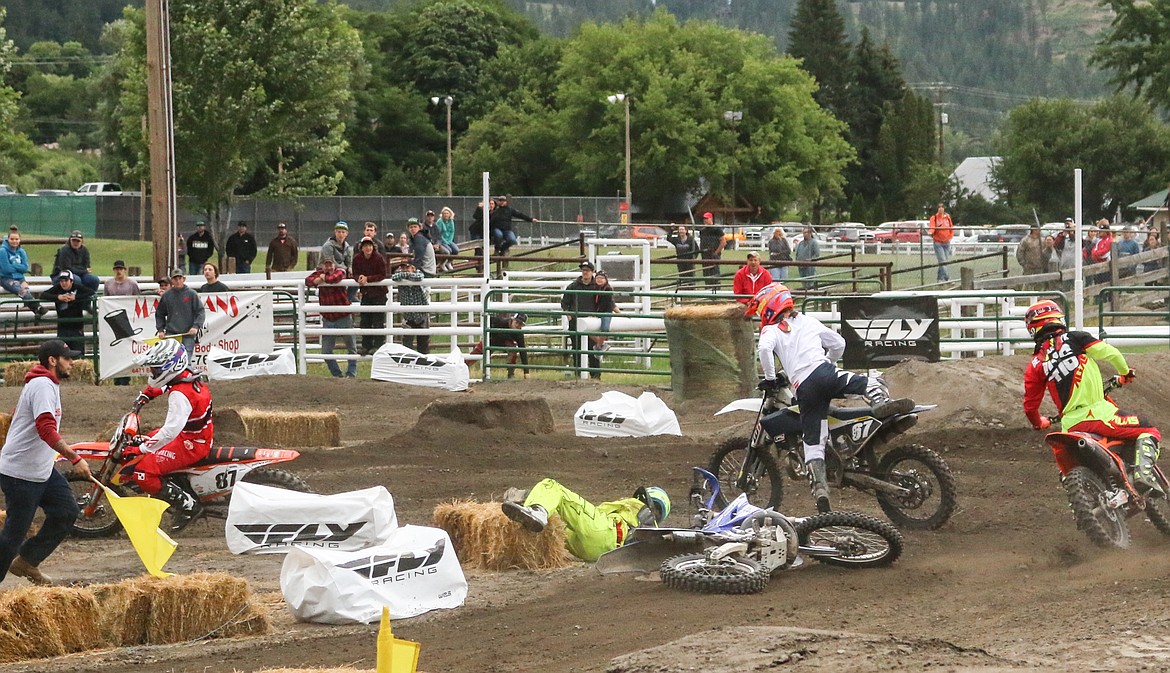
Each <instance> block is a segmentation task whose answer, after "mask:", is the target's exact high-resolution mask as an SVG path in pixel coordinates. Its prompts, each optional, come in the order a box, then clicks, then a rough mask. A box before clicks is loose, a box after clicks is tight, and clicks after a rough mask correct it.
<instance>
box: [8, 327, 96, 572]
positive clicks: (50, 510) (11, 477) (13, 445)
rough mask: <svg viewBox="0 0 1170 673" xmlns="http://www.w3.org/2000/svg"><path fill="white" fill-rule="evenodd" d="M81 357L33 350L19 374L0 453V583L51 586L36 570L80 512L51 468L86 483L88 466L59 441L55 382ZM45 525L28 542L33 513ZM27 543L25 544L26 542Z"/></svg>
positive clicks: (59, 348)
mask: <svg viewBox="0 0 1170 673" xmlns="http://www.w3.org/2000/svg"><path fill="white" fill-rule="evenodd" d="M79 357H81V353H79V352H77V351H74V350H71V349H70V348H69V346H68V345H67V344H66V343H65V342H64V341H61V340H60V339H50V340H48V341H45V342H44V343H42V344H41V346H40V348H39V349H37V362H38V364H36V365H34V366H33V368H32V369H30V370H29V371H28V373H27V374H25V375H24V388H23V389H21V391H20V398H19V399H18V400H17V401H16V409H15V410H14V411H13V412H12V422H11V424H10V425H9V426H8V434H7V435H6V436H5V437H4V450H3V451H0V490H3V492H4V509H5V511H6V513H7V516H6V517H5V519H4V528H3V530H0V582H2V581H3V580H4V577H5V575H7V574H8V573H11V574H13V575H16V576H17V577H23V578H25V579H27V580H28V581H30V582H32V583H33V584H39V585H49V584H52V583H53V581H52V580H51V579H49V577H48V576H47V575H45V574H44V573H42V572H41V571H40V569H39V568H38V566H40V565H41V564H42V563H43V562H44V561H45V559H46V558H48V557H49V555H50V554H52V553H53V551H54V550H56V549H57V546H58V545H60V544H61V542H62V540H64V539H65V536H67V535H68V534H69V532H70V530H72V528H73V522H74V521H76V520H77V516H78V514H80V513H81V511H80V509H79V508H78V506H77V498H75V497H74V495H73V489H71V488H70V487H69V482H68V481H67V480H66V478H65V475H64V474H62V473H61V472H59V471H58V470H57V469H56V468H55V464H56V462H57V458H58V456H60V457H61V458H64V459H65V460H67V461H69V463H70V464H71V465H72V466H73V468H72V469H73V471H74V472H75V473H76V474H77V475H78V476H80V477H82V478H83V479H91V478H92V475H91V474H90V471H89V464H88V463H86V462H85V461H84V460H82V459H81V456H79V455H77V454H76V453H75V452H74V451H73V450H72V449H70V448H69V445H68V444H66V443H65V440H64V439H63V438H62V437H61V434H60V431H61V382H62V381H64V380H65V379H68V378H69V373H70V371H71V370H72V369H73V360H74V359H75V358H79ZM38 508H39V509H41V510H44V512H45V521H44V523H42V524H41V527H40V530H38V531H37V534H36V535H34V536H32V537H28V531H29V528H31V527H32V522H33V516H34V515H35V514H36V511H37V509H38ZM26 538H27V539H26Z"/></svg>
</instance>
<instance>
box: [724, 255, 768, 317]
mask: <svg viewBox="0 0 1170 673" xmlns="http://www.w3.org/2000/svg"><path fill="white" fill-rule="evenodd" d="M771 282H772V276H771V274H769V273H768V271H767V270H766V269H765V268H764V267H762V266H760V253H758V252H749V253H748V256H747V264H745V265H744V266H743V268H741V269H740V270H739V271H736V272H735V278H734V280H732V283H731V289H732V291H733V292H735V294H737V295H743V296H740V297H737V298H736V301H738V302H739V303H741V304H747V303H748V301H750V300H751V298H752V297H754V296H755V295H756V293H757V292H759V291H760V290H762V289H764V288H765V287H767V286H768V284H769V283H771Z"/></svg>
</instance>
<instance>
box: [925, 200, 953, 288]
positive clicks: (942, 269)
mask: <svg viewBox="0 0 1170 673" xmlns="http://www.w3.org/2000/svg"><path fill="white" fill-rule="evenodd" d="M927 233H929V234H930V238H931V240H933V241H934V258H935V259H936V260H937V261H938V281H939V282H940V283H941V282H946V281H949V280H950V279H951V278H950V276H948V275H947V260H949V259H950V258H951V239H952V238H954V237H955V223H954V222H952V221H951V216H950V215H949V214H947V208H946V205H945V204H942V203H940V204H938V211H937V212H935V214H934V215H931V216H930V225H929V227H928V228H927Z"/></svg>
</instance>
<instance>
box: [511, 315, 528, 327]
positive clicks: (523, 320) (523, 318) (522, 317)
mask: <svg viewBox="0 0 1170 673" xmlns="http://www.w3.org/2000/svg"><path fill="white" fill-rule="evenodd" d="M512 320H515V321H516V322H518V323H520V324H521V325H527V324H528V314H527V313H517V314H516V315H514V316H512Z"/></svg>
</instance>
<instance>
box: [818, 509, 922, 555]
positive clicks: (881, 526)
mask: <svg viewBox="0 0 1170 673" xmlns="http://www.w3.org/2000/svg"><path fill="white" fill-rule="evenodd" d="M796 535H797V538H798V539H799V540H800V546H801V547H820V548H830V549H836V550H837V551H835V552H824V553H818V552H805V551H802V553H805V554H806V555H808V556H812V557H813V558H815V559H816V560H818V561H820V562H821V563H825V564H828V565H833V566H841V567H843V568H881V567H884V566H888V565H891V564H893V563H894V561H897V560H898V557H900V556H901V555H902V547H903V540H902V533H900V532H899V531H898V529H897V528H895V527H893V526H892V525H890V523H889V522H887V521H882V520H881V519H878V518H875V517H872V516H869V515H866V514H859V513H857V512H826V513H824V514H816V515H814V516H810V517H809V518H807V519H804V520H803V521H800V522H799V523H797V524H796Z"/></svg>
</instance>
